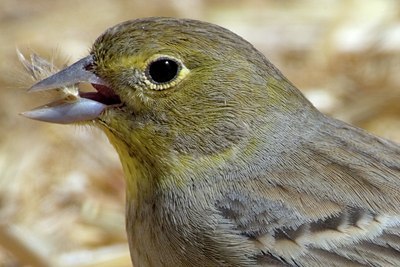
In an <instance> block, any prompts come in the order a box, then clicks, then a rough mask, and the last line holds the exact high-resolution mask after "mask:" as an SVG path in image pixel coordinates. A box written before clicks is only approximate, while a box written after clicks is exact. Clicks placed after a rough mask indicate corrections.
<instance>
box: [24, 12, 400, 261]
mask: <svg viewBox="0 0 400 267" xmlns="http://www.w3.org/2000/svg"><path fill="white" fill-rule="evenodd" d="M79 83H90V84H92V85H93V87H94V88H95V89H96V92H89V93H88V92H86V93H85V92H80V93H79V97H77V98H76V99H75V100H72V101H71V100H65V101H63V100H61V101H57V102H55V103H52V104H50V105H47V106H44V107H41V108H38V109H35V110H32V111H28V112H25V113H24V115H25V116H27V117H30V118H32V119H36V120H43V121H49V122H55V123H86V124H93V125H96V126H97V127H100V128H101V129H102V130H103V131H104V132H105V134H106V135H107V137H108V138H109V140H110V142H111V143H112V144H113V146H114V147H115V149H116V151H117V152H118V154H119V157H120V160H121V162H122V166H123V170H124V174H125V178H126V186H127V188H126V194H127V198H126V199H127V200H126V229H127V234H128V240H129V247H130V252H131V258H132V263H133V264H134V266H307V267H309V266H400V146H399V145H398V144H395V143H394V142H391V141H388V140H385V139H382V138H379V137H376V136H374V135H372V134H369V133H367V132H366V131H364V130H362V129H359V128H356V127H353V126H351V125H348V124H346V123H344V122H342V121H338V120H336V119H333V118H330V117H328V116H326V115H324V114H322V113H321V112H319V111H318V110H317V109H316V108H315V107H314V106H313V105H312V104H311V103H310V102H309V101H308V100H307V99H306V98H305V97H304V96H303V95H302V94H301V92H300V91H299V90H298V89H297V88H296V87H295V86H294V85H293V84H292V83H291V82H290V81H288V80H287V78H285V77H284V76H283V75H282V73H281V72H280V71H279V70H278V69H277V68H276V67H274V65H272V64H271V63H270V62H269V61H268V60H267V59H266V58H265V57H264V56H263V55H262V54H261V53H260V52H259V51H257V50H256V49H255V48H254V47H253V46H252V45H251V44H250V43H248V42H247V41H245V40H244V39H242V38H241V37H239V36H237V35H236V34H234V33H232V32H231V31H229V30H227V29H224V28H222V27H219V26H217V25H213V24H210V23H206V22H201V21H196V20H189V19H175V18H159V17H155V18H144V19H137V20H131V21H126V22H123V23H121V24H119V25H116V26H114V27H112V28H110V29H108V30H106V31H105V32H104V33H103V34H102V35H101V36H100V37H98V38H97V40H96V41H95V43H94V44H93V47H92V48H91V51H90V53H89V55H88V56H87V57H85V58H83V59H81V60H79V61H78V62H76V63H74V64H72V65H71V66H69V67H67V68H65V69H63V70H61V71H60V72H58V73H56V74H54V75H52V76H50V77H48V78H46V79H44V80H42V81H40V82H38V83H37V84H35V85H33V86H32V87H31V88H30V91H31V92H35V91H41V90H51V89H56V88H63V87H66V86H73V85H76V84H79Z"/></svg>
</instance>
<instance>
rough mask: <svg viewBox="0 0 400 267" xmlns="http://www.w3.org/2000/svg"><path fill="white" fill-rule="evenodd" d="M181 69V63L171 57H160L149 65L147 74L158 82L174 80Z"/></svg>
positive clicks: (153, 80)
mask: <svg viewBox="0 0 400 267" xmlns="http://www.w3.org/2000/svg"><path fill="white" fill-rule="evenodd" d="M180 69H181V65H180V64H179V63H178V62H177V61H176V60H174V59H171V58H159V59H157V60H154V61H152V62H151V63H150V64H149V65H148V67H147V71H146V72H147V76H148V78H150V80H151V81H152V82H154V83H156V84H162V83H167V82H171V81H173V80H174V79H175V78H176V77H177V76H178V73H179V71H180Z"/></svg>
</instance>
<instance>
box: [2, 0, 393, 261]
mask: <svg viewBox="0 0 400 267" xmlns="http://www.w3.org/2000/svg"><path fill="white" fill-rule="evenodd" d="M147 16H173V17H186V18H193V19H200V20H205V21H209V22H213V23H216V24H219V25H221V26H224V27H226V28H228V29H230V30H232V31H233V32H235V33H237V34H239V35H241V36H242V37H244V38H245V39H247V40H248V41H250V42H251V43H253V44H254V45H255V46H256V47H257V48H258V49H259V50H260V51H262V52H263V53H264V54H265V55H266V56H267V57H268V58H269V59H270V60H271V61H272V62H273V63H274V64H275V65H276V66H277V67H278V68H279V69H281V71H282V72H283V73H284V74H285V75H286V76H287V77H288V78H289V80H291V81H292V82H293V83H294V84H295V85H297V86H298V87H299V88H300V89H301V90H302V91H303V92H304V93H305V94H306V96H307V97H308V98H309V99H310V100H311V101H312V102H313V103H314V104H315V105H316V106H317V107H318V108H319V109H320V110H322V111H323V112H325V113H327V114H330V115H332V116H334V117H337V118H340V119H342V120H345V121H347V122H349V123H352V124H355V125H357V126H359V127H362V128H364V129H367V130H368V131H371V132H373V133H375V134H377V135H379V136H383V137H386V138H389V139H391V140H394V141H397V142H400V73H399V70H400V61H399V59H400V1H397V0H369V1H363V0H314V1H312V0H307V1H306V0H303V1H294V0H292V1H291V0H280V1H278V0H275V1H274V0H251V1H249V0H246V1H245V0H229V1H228V0H225V1H217V0H190V1H178V0H173V1H165V0H146V1H134V0H130V1H127V0H126V1H125V0H120V1H106V0H96V1H95V0H86V1H80V0H70V1H53V0H35V1H30V0H0V266H13V267H17V266H62V267H64V266H82V267H83V266H85V267H88V266H122V267H124V266H131V263H130V259H129V252H128V247H127V245H126V237H125V229H124V227H125V225H124V195H125V193H124V180H123V177H122V172H121V167H120V164H119V161H118V157H117V155H116V153H115V152H114V150H113V148H112V147H111V145H110V144H109V143H108V141H107V139H106V138H105V137H104V136H103V134H102V133H100V132H99V131H98V130H96V129H93V128H90V127H82V126H64V125H52V124H46V123H41V122H35V121H31V120H28V119H25V118H23V117H21V116H20V115H19V113H20V112H22V111H26V110H29V109H31V108H33V107H36V106H39V105H42V104H45V103H46V102H47V101H48V100H49V99H48V98H49V96H48V95H47V94H44V93H42V94H41V93H37V94H28V93H26V88H28V87H29V86H30V85H32V84H33V82H34V81H33V80H32V78H31V77H29V75H27V74H26V72H25V71H24V70H23V68H22V65H21V64H20V63H19V62H18V58H17V56H16V52H15V50H16V47H18V48H19V49H20V50H21V51H22V52H23V53H24V54H25V56H26V57H29V54H31V53H32V52H36V53H38V54H39V55H41V56H42V57H44V58H47V59H48V60H50V61H53V60H54V62H55V63H56V64H58V65H59V66H60V67H62V66H63V65H64V64H70V63H72V62H74V60H77V59H79V58H80V57H83V56H85V55H86V54H87V52H88V51H89V49H90V46H91V43H92V42H93V41H94V40H95V38H96V37H97V36H98V35H100V34H101V33H102V32H103V31H104V30H105V29H106V28H108V27H110V26H113V25H114V24H116V23H119V22H121V21H124V20H128V19H133V18H139V17H147Z"/></svg>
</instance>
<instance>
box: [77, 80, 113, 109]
mask: <svg viewBox="0 0 400 267" xmlns="http://www.w3.org/2000/svg"><path fill="white" fill-rule="evenodd" d="M92 86H93V87H94V89H96V91H97V92H84V93H80V94H79V95H80V96H81V97H83V98H88V99H92V100H95V101H98V102H100V103H103V104H105V105H114V104H119V103H121V100H120V99H119V97H118V96H117V95H116V94H115V93H114V91H113V90H112V89H111V88H110V87H108V86H106V85H101V84H95V83H92Z"/></svg>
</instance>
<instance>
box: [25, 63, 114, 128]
mask: <svg viewBox="0 0 400 267" xmlns="http://www.w3.org/2000/svg"><path fill="white" fill-rule="evenodd" d="M92 65H93V56H92V55H89V56H87V57H85V58H82V59H81V60H79V61H77V62H75V63H74V64H72V65H71V66H69V67H67V68H65V69H63V70H61V71H59V72H57V73H55V74H53V75H51V76H50V77H48V78H46V79H43V80H41V81H39V82H38V83H36V84H34V85H33V86H32V87H31V88H30V89H29V90H28V91H29V92H38V91H45V90H52V89H57V88H62V87H68V86H73V85H76V84H78V83H91V84H92V86H93V87H94V88H95V89H96V90H97V92H86V93H81V92H79V96H78V97H74V98H73V99H71V98H68V97H67V98H65V99H62V100H58V101H55V102H52V103H49V104H47V105H45V106H42V107H38V108H36V109H33V110H31V111H27V112H23V113H22V115H23V116H25V117H28V118H31V119H34V120H40V121H46V122H53V123H62V124H68V123H74V122H82V121H91V120H95V119H96V118H98V116H99V115H100V114H101V113H102V112H103V111H104V110H105V109H106V108H107V107H109V106H110V105H116V104H120V99H119V97H118V96H117V95H116V94H115V93H114V92H113V90H112V89H111V88H110V87H108V86H107V84H106V83H105V82H104V81H103V80H102V79H101V78H99V77H98V76H96V75H95V74H94V73H93V72H91V71H90V70H89V68H90V66H92Z"/></svg>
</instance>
